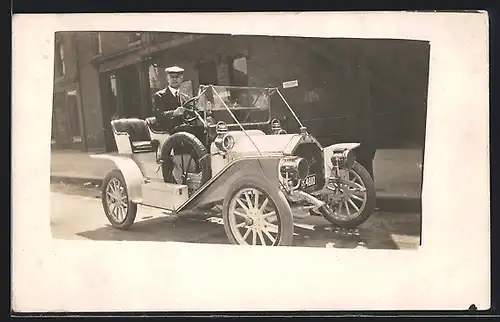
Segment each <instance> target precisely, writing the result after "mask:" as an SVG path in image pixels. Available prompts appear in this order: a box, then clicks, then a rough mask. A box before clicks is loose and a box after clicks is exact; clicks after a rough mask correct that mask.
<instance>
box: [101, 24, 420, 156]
mask: <svg viewBox="0 0 500 322" xmlns="http://www.w3.org/2000/svg"><path fill="white" fill-rule="evenodd" d="M174 36H175V37H178V38H179V37H183V36H185V35H175V34H163V35H160V38H158V34H153V35H151V34H145V35H144V36H143V39H145V40H146V41H149V40H152V41H153V44H154V43H157V42H158V41H160V40H165V41H171V40H172V39H173V38H175V37H174ZM161 37H163V38H161ZM102 40H103V44H104V43H106V46H107V47H106V49H105V48H104V46H103V52H106V53H108V54H109V53H117V52H118V51H120V50H121V51H122V52H129V53H131V50H132V49H130V48H129V46H128V42H127V41H128V40H127V39H126V37H125V35H123V34H117V33H109V34H106V35H104V36H103V37H102ZM146 44H147V43H145V44H144V45H146ZM235 55H244V56H246V57H247V68H248V74H249V83H248V85H249V86H258V87H262V86H276V87H282V85H283V82H286V81H293V80H296V81H298V86H297V87H293V88H286V89H284V88H281V92H282V93H283V95H284V96H285V98H286V99H287V101H288V102H289V103H290V105H291V106H292V108H293V109H294V111H295V112H296V113H297V114H298V116H299V117H300V119H301V120H302V121H303V123H304V125H306V126H307V127H308V129H309V130H310V132H311V133H312V134H314V135H315V136H317V137H318V138H319V139H320V141H322V142H323V143H324V144H331V143H335V142H339V141H352V140H358V139H359V137H360V136H361V134H360V133H362V132H363V131H362V129H363V128H364V126H363V125H362V124H363V123H362V122H361V121H360V115H361V114H363V113H364V112H365V111H366V110H367V109H369V110H370V111H372V112H370V113H373V115H371V116H369V118H371V120H372V123H374V126H373V127H374V130H373V131H374V132H373V133H374V134H373V136H374V137H376V140H378V141H377V143H376V144H377V145H378V146H379V147H402V146H403V145H405V144H406V141H411V144H416V145H417V146H423V138H424V130H423V129H424V128H425V109H426V101H427V77H428V46H425V45H422V44H416V43H412V44H410V43H405V42H401V41H398V42H381V41H378V40H377V42H375V41H373V42H368V41H364V40H338V39H335V40H331V39H307V38H293V39H289V38H284V37H268V36H262V37H258V36H227V35H211V36H208V37H207V38H202V39H199V40H196V41H192V42H188V43H183V44H181V45H178V46H175V47H172V48H168V49H167V50H164V51H161V52H157V53H154V54H151V55H147V57H146V56H144V57H140V53H139V51H138V53H137V54H135V56H136V57H134V54H133V53H132V54H129V55H128V56H130V59H129V60H130V61H131V62H132V61H138V60H140V59H139V58H143V59H144V58H151V60H150V61H148V62H143V63H141V64H144V66H143V68H145V69H146V70H147V69H148V67H149V66H148V64H156V65H157V67H158V69H159V70H160V78H161V79H162V80H164V74H163V73H161V71H162V70H163V69H164V68H165V67H168V66H171V65H179V66H181V67H183V68H184V69H185V77H184V79H185V80H187V81H191V82H192V87H193V91H194V94H195V93H196V91H197V87H198V85H199V76H198V67H199V66H200V64H202V63H205V62H209V61H213V62H215V63H216V67H217V76H218V80H217V82H218V84H220V85H229V83H230V78H229V69H230V66H229V65H228V57H231V56H235ZM113 59H115V58H110V59H109V60H107V61H105V62H103V63H102V64H105V65H107V66H111V65H113ZM119 59H120V58H116V59H115V60H117V61H118V60H119ZM123 61H126V60H123ZM97 68H99V66H98V67H97ZM101 69H102V66H101ZM408 74H412V75H414V77H407V75H408ZM96 84H97V82H96ZM163 85H165V84H164V83H163ZM153 90H154V89H152V90H151V91H150V92H149V93H144V96H145V97H146V101H149V102H150V97H151V95H152V91H153ZM149 104H150V103H149ZM272 104H273V105H274V107H275V112H276V113H277V115H276V116H281V117H282V116H285V117H286V122H287V123H288V125H289V126H290V130H291V131H296V130H298V126H297V123H296V121H295V120H294V119H293V117H292V115H291V114H290V113H288V112H287V109H286V107H285V105H284V104H282V103H281V102H280V100H279V99H275V100H273V101H272ZM103 108H106V107H103ZM148 108H149V109H150V108H151V106H149V107H148Z"/></svg>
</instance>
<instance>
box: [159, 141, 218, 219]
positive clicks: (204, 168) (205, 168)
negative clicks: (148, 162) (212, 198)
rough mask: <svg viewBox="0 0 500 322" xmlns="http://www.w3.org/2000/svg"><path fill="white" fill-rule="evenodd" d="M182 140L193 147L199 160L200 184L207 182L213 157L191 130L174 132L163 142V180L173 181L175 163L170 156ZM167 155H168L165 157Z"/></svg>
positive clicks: (206, 208)
mask: <svg viewBox="0 0 500 322" xmlns="http://www.w3.org/2000/svg"><path fill="white" fill-rule="evenodd" d="M181 142H183V143H185V144H188V145H189V146H190V147H192V148H193V151H194V154H195V156H194V157H195V158H196V160H197V161H198V162H199V166H200V170H201V182H200V186H202V185H203V184H205V183H206V182H207V181H208V180H210V178H211V177H212V166H211V163H210V162H211V159H210V157H209V153H208V152H207V149H206V148H205V146H204V145H203V143H202V142H201V141H200V139H198V138H197V137H196V136H195V135H193V134H191V133H189V132H177V133H174V134H172V135H171V136H170V137H169V138H168V139H167V140H166V141H165V143H164V144H163V146H162V148H161V158H162V160H163V163H162V169H161V171H162V175H163V181H164V182H166V183H170V182H173V178H172V177H171V173H172V168H173V164H172V163H171V161H170V159H168V157H169V156H170V153H171V151H172V149H173V148H175V146H177V145H178V144H180V143H181ZM165 156H167V157H165ZM213 206H214V204H213V203H209V204H207V205H201V206H200V207H199V208H200V209H203V210H208V209H211V208H212V207H213Z"/></svg>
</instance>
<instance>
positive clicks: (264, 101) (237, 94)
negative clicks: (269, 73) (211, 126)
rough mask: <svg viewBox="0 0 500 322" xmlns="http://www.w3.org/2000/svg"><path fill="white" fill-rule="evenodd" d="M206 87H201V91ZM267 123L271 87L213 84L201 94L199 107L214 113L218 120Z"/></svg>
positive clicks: (232, 122)
mask: <svg viewBox="0 0 500 322" xmlns="http://www.w3.org/2000/svg"><path fill="white" fill-rule="evenodd" d="M203 90H204V89H202V88H201V87H200V90H199V93H201V92H202V91H203ZM226 106H227V108H229V109H230V110H231V112H232V113H233V114H234V116H235V117H236V119H237V120H238V122H240V123H241V124H248V123H265V122H268V121H269V119H270V99H269V89H266V88H257V87H236V86H211V87H209V88H207V89H206V91H205V92H204V93H203V94H202V95H201V97H200V99H199V100H198V102H197V108H198V109H199V110H201V111H205V110H206V111H207V112H211V113H212V117H213V118H214V120H215V121H216V122H218V121H224V122H226V123H227V124H235V123H236V122H235V120H234V118H233V117H232V116H231V114H230V113H229V112H228V110H227V108H226Z"/></svg>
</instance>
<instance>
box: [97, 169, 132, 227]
mask: <svg viewBox="0 0 500 322" xmlns="http://www.w3.org/2000/svg"><path fill="white" fill-rule="evenodd" d="M101 201H102V206H103V208H104V213H105V214H106V217H107V218H108V220H109V222H110V223H111V225H112V226H113V227H115V228H118V229H121V230H126V229H128V228H130V226H132V224H133V223H134V221H135V217H136V215H137V204H135V203H133V202H132V201H131V200H130V199H129V196H128V191H127V186H126V184H125V179H124V178H123V175H122V173H121V172H120V171H119V170H113V171H111V172H110V173H108V175H106V177H105V178H104V181H103V182H102V189H101Z"/></svg>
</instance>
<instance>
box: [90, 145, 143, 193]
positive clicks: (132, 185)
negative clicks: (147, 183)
mask: <svg viewBox="0 0 500 322" xmlns="http://www.w3.org/2000/svg"><path fill="white" fill-rule="evenodd" d="M90 157H91V158H93V159H108V160H111V161H113V162H114V164H115V165H116V167H117V168H118V169H119V170H120V172H121V173H122V175H123V179H124V180H125V184H126V186H127V192H128V195H129V198H130V200H131V201H132V202H134V203H142V202H143V199H142V184H143V183H144V177H143V176H142V173H141V170H140V169H139V166H138V165H137V163H135V161H134V160H132V159H131V158H129V157H125V156H116V155H107V154H93V155H91V156H90Z"/></svg>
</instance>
